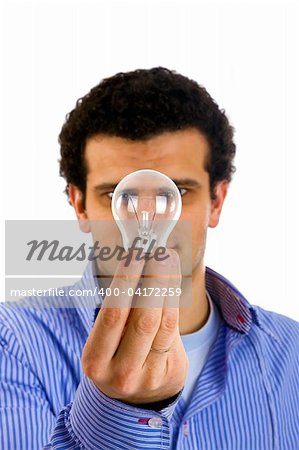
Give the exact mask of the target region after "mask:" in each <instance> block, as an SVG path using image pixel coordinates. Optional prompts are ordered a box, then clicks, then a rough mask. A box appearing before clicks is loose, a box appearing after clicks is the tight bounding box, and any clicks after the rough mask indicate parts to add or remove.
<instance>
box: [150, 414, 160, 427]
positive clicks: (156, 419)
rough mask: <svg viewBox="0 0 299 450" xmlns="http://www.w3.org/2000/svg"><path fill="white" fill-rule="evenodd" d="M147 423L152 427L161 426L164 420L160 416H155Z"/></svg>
mask: <svg viewBox="0 0 299 450" xmlns="http://www.w3.org/2000/svg"><path fill="white" fill-rule="evenodd" d="M147 424H148V425H149V426H150V427H152V428H160V427H162V425H163V420H162V418H161V417H159V416H154V417H151V418H150V419H149V420H148V422H147Z"/></svg>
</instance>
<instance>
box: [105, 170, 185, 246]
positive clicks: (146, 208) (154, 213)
mask: <svg viewBox="0 0 299 450" xmlns="http://www.w3.org/2000/svg"><path fill="white" fill-rule="evenodd" d="M111 208H112V214H113V217H114V219H115V221H116V224H117V226H118V228H119V230H120V233H121V235H122V239H123V246H124V249H125V250H126V251H128V249H129V248H131V247H132V246H133V245H134V246H135V247H137V248H143V249H144V251H145V252H146V251H148V250H150V251H151V250H152V249H153V248H155V247H159V246H161V247H166V243H167V239H168V237H169V235H170V233H171V231H172V230H173V228H174V227H175V225H176V223H177V221H178V220H179V217H180V215H181V211H182V199H181V194H180V192H179V190H178V188H177V186H176V184H175V183H174V182H173V181H172V180H171V179H170V178H169V177H168V176H166V175H164V174H163V173H161V172H158V171H157V170H150V169H143V170H137V171H136V172H132V173H130V174H129V175H127V176H125V177H124V178H123V179H122V180H121V181H120V182H119V183H118V185H117V186H116V188H115V190H114V192H113V196H112V204H111Z"/></svg>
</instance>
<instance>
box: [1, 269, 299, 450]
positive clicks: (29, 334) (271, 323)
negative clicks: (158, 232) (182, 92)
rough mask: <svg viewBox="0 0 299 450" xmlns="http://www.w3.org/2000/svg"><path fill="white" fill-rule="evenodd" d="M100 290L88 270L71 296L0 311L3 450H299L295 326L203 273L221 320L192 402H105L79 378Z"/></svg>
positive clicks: (69, 290)
mask: <svg viewBox="0 0 299 450" xmlns="http://www.w3.org/2000/svg"><path fill="white" fill-rule="evenodd" d="M95 288H96V282H95V280H94V279H93V276H92V268H91V267H90V266H88V267H87V269H86V272H85V274H84V276H83V277H82V279H81V280H80V281H79V282H78V283H76V284H75V285H74V286H71V287H64V288H63V292H64V296H61V295H59V296H55V295H51V296H49V297H44V298H40V299H38V298H26V299H22V300H19V301H18V302H15V303H13V304H10V305H8V304H6V305H5V304H2V305H1V306H0V351H1V353H0V374H1V381H0V409H1V414H0V448H1V450H19V449H21V450H35V449H39V450H40V449H78V450H79V449H81V450H82V449H103V450H109V449H111V450H112V449H127V450H139V449H140V450H141V449H142V450H143V449H151V450H156V449H157V450H158V449H159V450H162V449H163V450H165V449H177V450H196V449H202V450H298V449H299V439H298V437H299V396H298V393H299V384H298V380H299V352H298V349H299V324H298V323H297V322H296V321H294V320H292V319H289V318H287V317H285V316H283V315H279V314H276V313H273V312H268V311H265V310H264V309H262V308H260V307H257V306H252V305H251V304H250V303H249V302H248V301H247V300H246V299H245V298H244V297H243V295H242V294H241V293H240V292H239V291H238V290H237V289H236V288H235V287H234V286H233V285H232V284H231V283H230V282H229V281H228V280H227V279H225V278H224V277H223V276H221V275H219V274H218V273H216V272H214V271H213V270H211V269H209V268H206V289H207V291H208V292H209V294H210V296H211V298H212V300H213V302H214V303H215V305H217V307H218V310H219V311H220V313H221V317H222V319H223V320H222V321H221V325H220V328H219V331H218V334H217V337H216V340H215V342H214V344H213V346H212V348H211V350H210V352H209V357H208V358H207V361H206V363H205V365H204V367H203V369H202V371H201V373H200V376H199V378H198V380H197V382H196V384H195V387H194V391H193V394H192V396H191V399H190V402H189V403H188V405H186V404H185V403H184V399H183V397H182V394H181V393H180V395H179V396H178V397H177V398H176V400H175V401H174V402H173V403H171V404H170V405H168V406H167V407H165V408H164V409H162V410H161V411H153V410H147V409H142V408H136V407H134V406H131V405H127V404H125V403H123V402H121V401H118V400H114V399H112V398H110V397H107V396H106V395H104V394H103V393H102V392H101V391H100V390H99V389H98V388H97V387H96V386H95V385H94V383H93V382H92V381H91V380H90V379H89V378H87V377H86V376H85V375H84V374H83V373H82V369H81V354H82V349H83V346H84V343H85V341H86V339H87V336H88V334H89V333H90V330H91V328H92V325H93V322H94V317H95V313H96V312H97V311H98V308H97V306H99V305H100V304H101V298H100V297H99V296H98V295H97V293H96V289H95ZM83 289H93V290H94V291H93V292H94V294H95V295H93V296H90V295H89V296H88V297H86V296H84V295H83V293H82V290H83ZM74 294H75V295H74Z"/></svg>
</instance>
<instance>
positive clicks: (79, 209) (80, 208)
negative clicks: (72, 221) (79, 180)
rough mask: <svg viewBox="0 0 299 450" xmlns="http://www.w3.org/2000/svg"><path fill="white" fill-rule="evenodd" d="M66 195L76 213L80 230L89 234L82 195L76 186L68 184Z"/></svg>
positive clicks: (88, 224)
mask: <svg viewBox="0 0 299 450" xmlns="http://www.w3.org/2000/svg"><path fill="white" fill-rule="evenodd" d="M68 193H69V199H70V202H71V204H72V206H73V208H74V210H75V212H76V216H77V219H78V222H79V227H80V230H81V231H83V233H90V223H89V219H88V215H87V212H86V209H85V207H84V201H83V194H82V192H81V191H80V189H79V188H77V186H74V185H73V184H69V186H68Z"/></svg>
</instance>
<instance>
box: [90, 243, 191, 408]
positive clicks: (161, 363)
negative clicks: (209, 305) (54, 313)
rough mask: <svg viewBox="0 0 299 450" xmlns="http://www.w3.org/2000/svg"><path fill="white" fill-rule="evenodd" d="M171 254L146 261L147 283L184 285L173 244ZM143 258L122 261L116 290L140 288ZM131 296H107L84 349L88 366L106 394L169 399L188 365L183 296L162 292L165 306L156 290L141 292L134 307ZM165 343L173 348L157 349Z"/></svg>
mask: <svg viewBox="0 0 299 450" xmlns="http://www.w3.org/2000/svg"><path fill="white" fill-rule="evenodd" d="M167 254H168V255H169V258H167V259H166V260H165V261H164V263H163V262H160V261H157V260H154V259H151V260H149V261H147V262H146V272H145V273H150V274H154V278H151V277H148V278H145V279H144V280H145V282H144V283H143V284H142V289H143V288H147V287H152V288H157V287H158V288H160V289H161V290H162V288H163V287H164V288H168V289H169V287H173V288H174V291H175V289H176V288H177V287H180V284H181V273H180V260H179V256H178V254H177V253H176V252H175V251H174V250H167ZM144 264H145V263H144V260H141V261H137V260H136V259H135V258H133V259H132V261H131V263H130V264H129V266H128V267H125V266H124V261H121V262H120V263H119V264H118V267H117V270H116V273H115V275H114V278H113V280H112V283H111V285H110V288H111V290H112V292H115V291H114V288H119V292H128V290H129V287H131V288H133V289H134V291H135V289H136V287H137V284H138V281H139V280H140V277H141V275H142V271H143V268H144V267H143V266H144ZM171 275H173V276H171ZM131 291H132V290H131ZM142 292H144V291H142ZM145 292H147V291H145ZM167 292H168V291H167ZM129 293H132V292H130V290H129ZM175 299H176V300H175ZM132 301H133V297H132V296H131V297H130V296H129V295H121V297H113V296H109V297H108V296H106V297H105V299H104V302H103V305H102V308H101V310H100V312H99V314H98V316H97V319H96V321H95V323H94V326H93V328H92V330H91V333H90V335H89V337H88V339H87V341H86V344H85V346H84V349H83V354H82V368H83V372H84V373H85V374H86V376H87V377H89V378H90V379H91V380H92V381H93V382H94V383H95V384H96V386H97V387H98V388H99V389H100V390H101V391H102V392H103V393H104V394H106V395H108V396H109V397H112V398H115V399H118V400H121V401H124V402H126V403H134V404H145V403H153V402H158V401H161V400H165V399H167V398H170V397H172V396H174V395H175V394H177V393H178V392H179V391H180V390H181V389H182V387H183V386H184V383H185V379H186V375H187V371H188V358H187V355H186V353H185V350H184V346H183V344H182V340H181V337H180V333H179V307H178V303H179V297H168V298H167V297H160V305H159V306H160V307H157V306H156V304H154V302H156V301H157V297H154V296H152V297H148V296H144V297H143V298H140V300H138V307H137V308H136V307H134V308H131V305H132ZM175 301H176V304H174V302H175ZM116 302H118V304H120V307H117V303H116ZM161 302H162V303H161ZM152 348H153V349H154V350H152ZM163 349H170V350H169V351H167V352H161V353H160V352H157V350H158V351H159V350H163ZM155 350H156V351H155Z"/></svg>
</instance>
